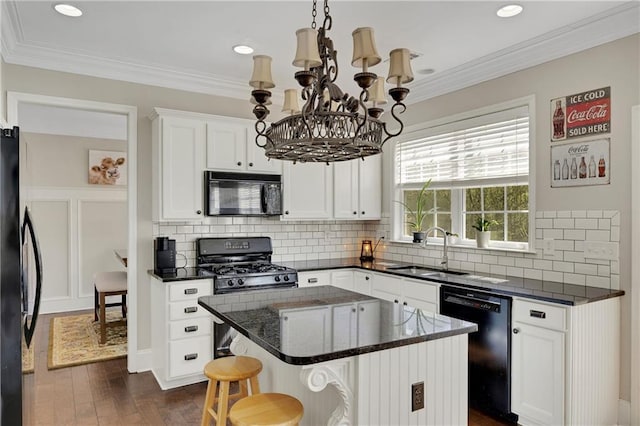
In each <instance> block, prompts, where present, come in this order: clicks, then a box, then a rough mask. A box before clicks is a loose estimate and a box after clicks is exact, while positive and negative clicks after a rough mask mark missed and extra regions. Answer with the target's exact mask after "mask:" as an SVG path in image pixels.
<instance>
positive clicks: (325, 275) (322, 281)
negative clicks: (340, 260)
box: [298, 271, 331, 287]
mask: <svg viewBox="0 0 640 426" xmlns="http://www.w3.org/2000/svg"><path fill="white" fill-rule="evenodd" d="M317 285H331V272H330V271H310V272H298V287H313V286H317Z"/></svg>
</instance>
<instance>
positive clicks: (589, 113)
mask: <svg viewBox="0 0 640 426" xmlns="http://www.w3.org/2000/svg"><path fill="white" fill-rule="evenodd" d="M605 118H607V104H606V103H604V104H599V105H593V106H591V107H590V108H589V109H587V110H584V111H578V110H573V111H571V112H570V113H569V115H568V116H567V123H575V122H578V121H590V120H598V119H605Z"/></svg>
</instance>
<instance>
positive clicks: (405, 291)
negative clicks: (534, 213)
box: [402, 278, 440, 313]
mask: <svg viewBox="0 0 640 426" xmlns="http://www.w3.org/2000/svg"><path fill="white" fill-rule="evenodd" d="M439 289H440V285H439V284H437V283H433V282H428V281H424V280H412V279H408V278H405V279H404V281H403V282H402V302H403V303H404V304H407V305H409V306H413V307H414V308H418V309H422V310H425V311H429V312H433V313H438V312H440V309H439V306H440V303H439V300H440V292H439Z"/></svg>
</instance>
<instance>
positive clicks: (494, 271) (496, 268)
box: [489, 265, 507, 275]
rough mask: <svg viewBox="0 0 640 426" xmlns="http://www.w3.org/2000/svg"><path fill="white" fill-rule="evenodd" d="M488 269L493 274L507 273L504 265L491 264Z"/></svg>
mask: <svg viewBox="0 0 640 426" xmlns="http://www.w3.org/2000/svg"><path fill="white" fill-rule="evenodd" d="M489 271H490V273H491V274H495V275H507V268H506V267H505V266H500V265H491V268H490V269H489Z"/></svg>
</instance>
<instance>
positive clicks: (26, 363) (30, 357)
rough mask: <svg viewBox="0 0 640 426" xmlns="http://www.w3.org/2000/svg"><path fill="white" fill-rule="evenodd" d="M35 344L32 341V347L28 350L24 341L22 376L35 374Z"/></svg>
mask: <svg viewBox="0 0 640 426" xmlns="http://www.w3.org/2000/svg"><path fill="white" fill-rule="evenodd" d="M34 343H35V342H33V341H31V346H30V347H28V348H27V345H26V344H25V342H24V338H23V339H22V374H30V373H33V370H34V364H35V361H34V351H33V345H34Z"/></svg>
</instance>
